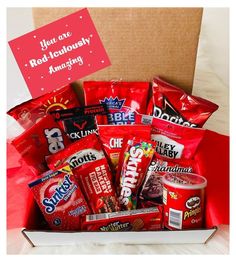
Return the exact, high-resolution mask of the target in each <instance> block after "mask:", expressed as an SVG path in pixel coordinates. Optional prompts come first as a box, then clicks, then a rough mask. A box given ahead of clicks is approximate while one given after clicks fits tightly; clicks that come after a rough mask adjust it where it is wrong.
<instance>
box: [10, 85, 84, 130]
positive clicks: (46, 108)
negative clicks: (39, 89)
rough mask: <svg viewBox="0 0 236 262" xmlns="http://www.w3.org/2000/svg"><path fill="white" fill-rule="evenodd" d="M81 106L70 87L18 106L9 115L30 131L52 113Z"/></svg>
mask: <svg viewBox="0 0 236 262" xmlns="http://www.w3.org/2000/svg"><path fill="white" fill-rule="evenodd" d="M79 105H80V104H79V101H78V99H77V97H76V94H75V92H74V91H73V89H72V87H71V86H70V85H68V86H65V87H63V88H60V89H56V90H54V91H52V92H50V93H48V94H45V95H43V96H40V97H37V98H35V99H31V100H29V101H26V102H24V103H22V104H20V105H17V106H16V107H14V108H12V109H10V110H9V111H8V112H7V114H8V115H10V116H12V117H14V118H15V119H16V120H17V122H18V123H19V124H20V125H21V126H22V127H24V128H25V129H28V128H30V127H31V126H33V125H34V124H35V123H36V122H38V121H39V120H40V119H41V118H42V117H43V116H45V115H46V114H47V113H49V112H51V111H55V110H60V109H66V108H72V107H76V106H79Z"/></svg>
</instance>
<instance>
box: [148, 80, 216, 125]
mask: <svg viewBox="0 0 236 262" xmlns="http://www.w3.org/2000/svg"><path fill="white" fill-rule="evenodd" d="M152 92H153V101H151V103H150V104H149V106H148V112H147V114H150V115H153V116H154V117H158V118H161V119H164V120H167V121H170V122H173V123H175V124H179V125H183V126H189V127H202V126H203V125H204V123H205V122H206V121H207V119H208V118H209V117H210V116H211V114H212V113H213V112H215V111H216V110H217V109H218V105H216V104H214V103H212V102H210V101H208V100H206V99H203V98H200V97H196V96H192V95H188V94H187V93H185V92H184V91H183V90H182V89H180V88H179V87H176V86H174V85H172V84H170V83H167V82H165V81H163V80H162V79H160V78H159V77H156V78H154V79H153V83H152ZM152 105H153V106H152Z"/></svg>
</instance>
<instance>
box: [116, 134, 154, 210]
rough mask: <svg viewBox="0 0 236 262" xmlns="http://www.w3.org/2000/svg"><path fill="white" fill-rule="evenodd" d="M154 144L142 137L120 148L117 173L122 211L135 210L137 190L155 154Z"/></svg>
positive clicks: (129, 140) (135, 138)
mask: <svg viewBox="0 0 236 262" xmlns="http://www.w3.org/2000/svg"><path fill="white" fill-rule="evenodd" d="M155 147H156V143H155V142H154V141H151V140H147V139H145V138H143V137H133V138H132V139H128V141H127V143H125V144H124V146H123V148H122V153H121V154H122V155H121V157H120V162H119V167H118V171H117V186H118V196H119V202H120V205H121V208H122V210H132V209H136V208H137V200H138V199H137V198H138V192H139V188H140V186H141V185H142V183H143V180H144V178H145V175H146V172H147V169H148V166H149V164H150V162H151V160H152V157H153V155H154V152H155Z"/></svg>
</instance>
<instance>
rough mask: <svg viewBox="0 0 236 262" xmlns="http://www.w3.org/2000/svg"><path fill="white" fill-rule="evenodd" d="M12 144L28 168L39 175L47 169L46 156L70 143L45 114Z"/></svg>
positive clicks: (50, 117)
mask: <svg viewBox="0 0 236 262" xmlns="http://www.w3.org/2000/svg"><path fill="white" fill-rule="evenodd" d="M12 144H13V145H14V147H15V148H16V150H17V151H18V152H19V153H20V155H21V157H22V158H23V159H24V160H25V162H26V163H27V165H28V166H29V167H30V169H31V170H32V171H33V172H34V173H35V174H36V175H39V174H40V173H42V172H45V171H47V170H48V168H47V164H46V160H47V158H48V157H49V156H50V155H52V154H55V153H57V152H59V151H60V150H63V149H64V148H66V146H68V145H69V144H71V142H70V140H69V138H68V137H67V136H66V134H65V133H64V132H63V130H62V129H61V128H60V127H59V126H58V124H57V123H56V122H55V121H54V120H53V118H52V116H50V115H46V116H44V117H43V118H42V119H41V120H40V121H39V122H37V123H36V124H35V125H33V126H32V127H31V128H29V129H28V130H26V131H25V132H23V134H21V135H20V136H18V137H16V138H15V139H14V140H13V141H12Z"/></svg>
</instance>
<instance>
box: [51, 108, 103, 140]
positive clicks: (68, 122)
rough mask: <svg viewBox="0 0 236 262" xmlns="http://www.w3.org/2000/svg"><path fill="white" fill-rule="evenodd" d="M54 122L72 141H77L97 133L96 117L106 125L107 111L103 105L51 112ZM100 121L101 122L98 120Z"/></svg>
mask: <svg viewBox="0 0 236 262" xmlns="http://www.w3.org/2000/svg"><path fill="white" fill-rule="evenodd" d="M50 114H52V115H53V117H54V119H55V121H57V122H58V123H59V124H60V126H61V127H62V128H63V129H64V131H65V133H66V134H67V135H68V136H69V138H70V139H71V140H72V141H76V140H79V139H81V138H83V137H86V136H87V135H90V134H92V133H96V134H98V132H97V119H96V115H99V116H100V119H103V123H104V124H107V116H106V115H107V114H108V110H107V107H106V105H105V104H103V105H101V104H98V105H91V106H84V107H75V108H71V109H66V110H58V111H53V112H51V113H50ZM100 121H101V120H100Z"/></svg>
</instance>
